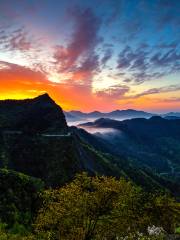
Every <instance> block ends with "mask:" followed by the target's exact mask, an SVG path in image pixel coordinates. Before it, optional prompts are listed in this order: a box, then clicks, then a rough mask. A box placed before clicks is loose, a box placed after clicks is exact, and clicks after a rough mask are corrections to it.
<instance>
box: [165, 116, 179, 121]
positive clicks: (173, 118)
mask: <svg viewBox="0 0 180 240" xmlns="http://www.w3.org/2000/svg"><path fill="white" fill-rule="evenodd" d="M164 118H165V119H168V120H177V119H180V116H179V117H177V116H166V117H164Z"/></svg>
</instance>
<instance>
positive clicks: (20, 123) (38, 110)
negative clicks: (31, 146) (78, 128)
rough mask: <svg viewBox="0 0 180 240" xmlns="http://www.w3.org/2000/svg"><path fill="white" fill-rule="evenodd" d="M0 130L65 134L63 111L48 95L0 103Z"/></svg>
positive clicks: (65, 126) (65, 125)
mask: <svg viewBox="0 0 180 240" xmlns="http://www.w3.org/2000/svg"><path fill="white" fill-rule="evenodd" d="M0 128H1V129H3V130H4V131H5V130H6V131H7V130H9V131H10V130H11V131H23V132H29V133H32V132H56V133H57V132H59V133H66V132H67V124H66V120H65V116H64V114H63V111H62V109H61V107H60V106H58V105H57V104H56V103H55V102H54V101H53V100H52V99H51V98H50V97H49V95H48V94H43V95H41V96H39V97H36V98H34V99H25V100H4V101H0Z"/></svg>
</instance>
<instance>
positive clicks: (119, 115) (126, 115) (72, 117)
mask: <svg viewBox="0 0 180 240" xmlns="http://www.w3.org/2000/svg"><path fill="white" fill-rule="evenodd" d="M64 114H65V116H66V120H67V121H68V122H75V121H81V120H88V119H89V120H91V119H94V120H95V119H98V118H111V119H117V120H125V119H133V118H150V117H152V116H161V117H164V118H166V119H177V118H180V112H169V113H166V114H155V113H149V112H144V111H138V110H134V109H127V110H115V111H112V112H107V113H103V112H99V111H94V112H89V113H84V112H81V111H69V112H64Z"/></svg>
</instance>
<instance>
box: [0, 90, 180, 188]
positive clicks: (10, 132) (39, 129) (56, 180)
mask: <svg viewBox="0 0 180 240" xmlns="http://www.w3.org/2000/svg"><path fill="white" fill-rule="evenodd" d="M92 114H93V115H94V116H95V115H96V116H97V115H98V114H99V113H98V112H93V113H92ZM153 119H154V120H153ZM139 121H140V122H139ZM144 121H145V122H148V121H155V122H158V121H162V120H161V118H157V117H156V118H151V119H150V120H146V119H140V120H136V119H134V124H135V123H136V127H135V128H136V130H137V132H136V133H134V135H135V136H136V138H137V139H138V137H139V138H140V139H141V135H142V133H141V127H142V128H143V129H144V131H146V130H147V128H146V126H144V125H143V124H144ZM164 121H165V122H166V121H168V122H169V120H165V119H164ZM129 123H131V121H130V120H129V121H123V122H119V121H115V120H110V119H99V120H97V121H95V124H96V125H97V126H101V127H107V126H110V127H115V128H116V129H117V130H118V131H119V130H120V129H123V131H125V130H127V133H128V134H130V129H129V127H127V126H131V124H129ZM155 125H156V124H155ZM165 125H166V124H165ZM131 129H133V126H131ZM151 131H152V130H151ZM138 132H140V135H139V133H138ZM177 133H178V132H177ZM128 136H129V135H128ZM116 143H117V144H116ZM126 144H128V147H130V146H131V142H129V141H127V140H126V141H122V139H119V138H117V142H116V141H114V139H113V141H112V142H109V141H108V140H107V139H103V138H101V137H96V136H93V135H91V134H89V133H87V132H85V131H83V130H79V129H77V128H69V127H68V126H67V124H66V120H65V117H64V114H63V112H62V109H61V108H60V107H59V106H58V105H57V104H56V103H55V102H54V101H53V100H52V99H51V98H50V97H49V96H48V95H47V94H44V95H42V96H39V97H37V98H34V99H27V100H20V101H19V100H18V101H17V100H6V101H0V168H6V169H11V170H15V171H17V172H22V173H24V174H27V175H29V176H32V177H36V178H40V179H42V180H43V181H44V182H45V185H46V186H52V187H56V186H59V185H62V184H64V183H66V182H68V181H70V180H71V179H72V178H73V177H74V175H75V174H76V173H77V172H82V171H87V172H88V173H89V174H91V175H95V174H99V175H107V176H116V177H120V176H124V177H126V178H130V179H131V180H132V181H134V182H135V183H137V184H139V185H141V186H143V187H144V188H146V189H148V190H154V189H161V188H163V189H165V188H166V189H169V190H170V191H171V192H174V189H175V187H174V183H173V182H171V181H169V180H168V179H166V180H165V179H164V178H161V177H160V176H159V175H156V174H154V173H153V172H152V171H151V170H152V168H146V169H145V168H144V169H142V168H141V167H140V165H138V167H136V166H135V165H133V159H129V156H130V157H133V154H130V155H127V156H126V154H125V153H126V151H129V148H127V146H126ZM129 152H130V153H131V152H133V151H129ZM129 152H128V153H129ZM146 157H147V159H146ZM143 158H145V160H144V161H147V162H148V161H149V160H150V158H148V156H147V155H146V154H144V155H143ZM137 161H139V162H140V160H139V159H138V160H137ZM152 164H154V163H152ZM144 166H149V165H148V164H144Z"/></svg>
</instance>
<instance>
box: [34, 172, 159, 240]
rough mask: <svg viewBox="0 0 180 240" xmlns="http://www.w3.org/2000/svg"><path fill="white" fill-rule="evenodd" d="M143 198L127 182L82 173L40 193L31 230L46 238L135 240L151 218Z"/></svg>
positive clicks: (136, 188)
mask: <svg viewBox="0 0 180 240" xmlns="http://www.w3.org/2000/svg"><path fill="white" fill-rule="evenodd" d="M144 196H145V195H144V194H143V192H142V190H141V189H140V188H138V187H136V186H134V185H132V184H131V182H128V181H125V180H123V179H121V180H116V179H115V178H113V177H104V176H103V177H97V176H96V177H88V176H87V174H85V173H83V174H81V175H77V177H76V178H75V180H74V181H73V182H71V183H69V184H67V185H66V186H64V187H62V188H60V189H56V190H47V191H45V192H44V193H43V195H42V197H43V199H44V202H43V206H42V208H41V209H40V211H39V214H38V216H37V219H36V223H35V230H36V232H37V233H40V234H44V236H45V237H46V239H62V240H63V239H69V240H70V239H71V240H90V239H99V240H100V239H101V240H102V239H110V240H113V239H117V237H119V239H120V237H125V236H129V239H137V236H138V234H139V233H140V232H145V229H147V227H148V225H149V222H150V219H151V215H150V214H149V212H148V211H147V209H148V205H146V204H144V202H147V199H145V197H144ZM147 213H148V214H147ZM141 239H148V238H145V237H141ZM149 239H150V237H149ZM156 239H158V238H156Z"/></svg>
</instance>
